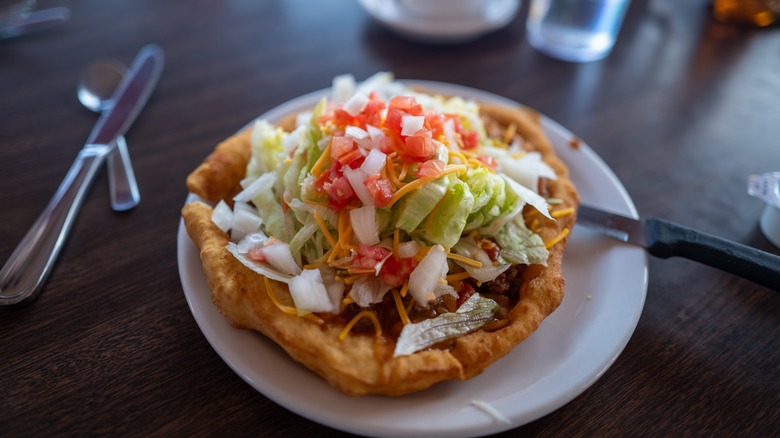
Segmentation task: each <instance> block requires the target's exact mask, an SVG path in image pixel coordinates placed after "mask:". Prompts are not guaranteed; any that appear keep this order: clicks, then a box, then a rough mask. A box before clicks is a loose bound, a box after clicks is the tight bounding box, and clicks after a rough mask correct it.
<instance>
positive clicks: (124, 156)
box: [78, 59, 141, 211]
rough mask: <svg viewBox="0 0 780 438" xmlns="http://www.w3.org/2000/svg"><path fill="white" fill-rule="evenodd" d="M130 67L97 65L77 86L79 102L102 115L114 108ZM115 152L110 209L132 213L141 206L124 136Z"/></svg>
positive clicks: (110, 164) (112, 62) (114, 63)
mask: <svg viewBox="0 0 780 438" xmlns="http://www.w3.org/2000/svg"><path fill="white" fill-rule="evenodd" d="M126 71H127V67H125V66H124V65H122V63H120V62H119V61H115V60H113V59H101V60H98V61H95V62H94V63H92V65H90V66H89V67H88V68H87V69H86V70H85V71H84V74H82V76H81V79H80V80H79V85H78V98H79V102H81V104H82V105H84V106H85V107H86V108H87V109H89V110H92V111H95V112H98V113H99V112H102V111H105V110H107V109H109V108H111V107H113V106H114V101H113V99H111V96H112V95H113V94H114V89H116V87H117V85H119V82H121V81H122V76H124V74H125V72H126ZM116 146H117V147H116V149H115V150H114V151H113V152H112V153H111V155H109V156H108V164H107V166H108V187H109V192H110V195H111V208H113V209H114V210H115V211H125V210H129V209H131V208H133V207H135V206H136V205H138V203H139V202H141V195H140V193H139V192H138V183H137V182H136V180H135V173H134V172H133V166H132V164H131V163H130V153H129V152H128V151H127V143H125V138H124V136H121V135H120V136H119V137H117V139H116Z"/></svg>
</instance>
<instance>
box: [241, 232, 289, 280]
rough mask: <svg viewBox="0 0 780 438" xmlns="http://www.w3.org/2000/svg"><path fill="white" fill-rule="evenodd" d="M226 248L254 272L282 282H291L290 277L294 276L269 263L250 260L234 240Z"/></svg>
mask: <svg viewBox="0 0 780 438" xmlns="http://www.w3.org/2000/svg"><path fill="white" fill-rule="evenodd" d="M226 248H227V250H228V251H229V252H230V253H231V254H233V257H235V258H236V260H238V261H239V262H241V264H242V265H244V266H246V267H247V268H249V269H251V270H253V271H254V272H257V273H258V274H260V275H264V276H266V277H268V278H269V279H271V280H276V281H281V282H282V283H289V282H290V279H291V278H292V276H291V275H290V274H285V273H283V272H279V270H277V269H276V268H274V267H273V266H271V265H269V264H267V263H259V262H255V261H253V260H249V259H248V258H247V257H246V255H245V254H242V253H241V252H239V251H238V246H237V245H236V244H235V243H233V242H229V243H228V245H227V247H226Z"/></svg>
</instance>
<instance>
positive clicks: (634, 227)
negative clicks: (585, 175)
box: [577, 205, 780, 291]
mask: <svg viewBox="0 0 780 438" xmlns="http://www.w3.org/2000/svg"><path fill="white" fill-rule="evenodd" d="M577 225H583V226H585V227H588V228H591V229H594V230H596V231H599V232H601V233H603V234H606V235H608V236H610V237H613V238H615V239H618V240H621V241H623V242H626V243H629V244H632V245H638V246H641V247H644V248H645V249H647V252H648V253H649V254H650V255H653V256H655V257H659V258H664V259H666V258H669V257H674V256H678V257H684V258H687V259H690V260H694V261H697V262H700V263H704V264H706V265H709V266H712V267H714V268H718V269H721V270H723V271H726V272H729V273H731V274H735V275H738V276H740V277H742V278H745V279H748V280H751V281H753V282H756V283H758V284H761V285H763V286H766V287H768V288H770V289H774V290H775V291H780V256H776V255H774V254H770V253H768V252H764V251H761V250H758V249H755V248H751V247H749V246H746V245H742V244H741V243H737V242H734V241H731V240H727V239H723V238H721V237H718V236H714V235H712V234H708V233H705V232H702V231H697V230H694V229H691V228H688V227H685V226H683V225H678V224H675V223H673V222H669V221H666V220H663V219H657V218H652V217H651V218H646V219H633V218H629V217H625V216H622V215H619V214H615V213H611V212H608V211H604V210H600V209H597V208H594V207H590V206H587V205H580V207H579V209H578V210H577Z"/></svg>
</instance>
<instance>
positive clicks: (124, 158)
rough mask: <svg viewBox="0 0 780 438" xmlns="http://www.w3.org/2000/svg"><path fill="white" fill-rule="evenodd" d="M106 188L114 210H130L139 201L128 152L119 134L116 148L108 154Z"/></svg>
mask: <svg viewBox="0 0 780 438" xmlns="http://www.w3.org/2000/svg"><path fill="white" fill-rule="evenodd" d="M108 188H109V193H110V195H111V208H113V209H114V211H126V210H130V209H131V208H133V207H135V206H136V205H138V203H139V202H141V194H140V193H139V192H138V183H137V182H136V180H135V172H133V165H132V163H131V162H130V153H129V152H128V151H127V143H125V137H124V136H121V135H120V136H119V137H117V139H116V149H115V150H114V151H113V152H111V153H110V154H109V155H108Z"/></svg>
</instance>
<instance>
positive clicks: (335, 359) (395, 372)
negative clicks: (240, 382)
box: [182, 105, 579, 396]
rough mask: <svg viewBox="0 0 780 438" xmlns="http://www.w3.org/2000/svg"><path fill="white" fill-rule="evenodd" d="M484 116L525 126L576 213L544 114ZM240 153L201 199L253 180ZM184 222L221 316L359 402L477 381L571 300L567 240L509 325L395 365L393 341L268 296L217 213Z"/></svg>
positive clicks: (205, 170) (206, 169)
mask: <svg viewBox="0 0 780 438" xmlns="http://www.w3.org/2000/svg"><path fill="white" fill-rule="evenodd" d="M483 112H484V113H485V114H486V115H487V116H488V117H492V118H494V119H495V120H497V121H498V122H499V123H500V124H502V125H508V124H509V123H514V124H515V125H516V126H517V130H518V133H519V134H520V135H521V136H522V137H523V138H524V139H525V140H526V141H529V142H531V143H533V144H534V147H535V149H537V150H539V151H540V152H541V153H542V156H543V159H544V160H545V161H546V162H547V163H548V164H549V165H550V166H551V167H553V168H554V169H555V170H556V172H557V174H558V175H559V178H558V179H557V180H556V181H553V182H551V183H550V186H549V189H550V193H551V195H552V196H553V197H555V198H558V199H560V200H561V201H562V202H561V204H560V206H559V207H558V208H565V207H573V208H574V209H575V210H576V207H577V205H578V203H579V200H578V197H577V193H576V190H575V189H574V186H573V185H572V183H571V181H569V180H568V169H567V168H566V166H565V165H564V164H563V163H562V162H561V161H560V160H559V159H558V157H557V156H556V155H555V152H554V150H553V148H552V145H551V144H550V142H549V141H548V140H547V138H546V137H545V135H544V133H543V132H542V130H541V126H540V125H539V123H538V121H539V115H538V113H535V112H534V111H532V110H529V109H526V108H507V107H501V106H494V105H485V106H483ZM223 145H227V146H223ZM240 149H245V150H247V151H248V150H249V149H250V147H249V135H247V134H246V133H239V134H237V135H235V136H233V137H231V138H230V139H228V140H226V141H225V142H223V143H221V144H220V145H219V146H218V147H217V150H215V152H214V154H212V156H210V157H213V156H214V155H216V158H212V160H211V162H212V163H213V162H218V163H222V164H224V163H230V165H232V166H236V168H235V170H236V171H235V172H227V173H218V172H217V169H218V168H219V167H218V166H214V165H211V163H210V162H209V159H207V160H206V161H204V165H202V166H200V167H199V168H198V169H197V170H196V171H195V172H193V174H192V175H190V178H188V187H190V190H191V191H192V187H191V186H190V180H191V179H193V180H199V181H201V182H202V183H203V182H204V181H205V183H203V184H210V182H211V180H212V179H218V180H220V183H219V185H218V186H217V187H219V188H218V189H216V190H208V191H201V192H200V193H198V192H195V191H193V193H196V194H198V195H199V196H201V197H202V198H204V199H207V200H210V201H212V202H216V201H218V200H219V199H223V198H225V197H228V196H232V195H233V194H234V193H235V192H237V191H238V189H236V186H238V181H240V179H241V178H243V172H245V169H246V164H247V162H248V160H249V158H248V156H247V158H245V159H243V158H241V157H243V156H244V155H241V154H239V158H238V159H228V158H222V157H220V155H222V154H231V153H233V151H235V150H240ZM239 168H240V172H239V171H238V170H239ZM239 173H240V176H238V177H237V176H236V175H238V174H239ZM193 175H197V176H195V177H194V176H193ZM226 175H229V178H233V179H232V180H231V181H230V182H229V183H228V182H227V181H225V180H224V179H223V178H225V179H227V177H226ZM231 186H232V187H231ZM204 194H209V195H210V197H207V196H204ZM182 215H183V217H184V221H185V225H186V227H187V231H188V233H189V234H190V237H191V238H192V239H193V241H194V242H195V243H196V244H197V246H198V247H199V248H200V252H201V259H202V260H203V265H204V272H206V276H207V279H208V284H209V289H210V290H211V291H212V301H214V303H215V305H216V306H217V308H218V309H219V310H220V312H222V313H223V315H225V316H226V317H227V318H228V319H229V320H230V321H231V322H232V323H233V324H234V325H236V326H237V327H240V328H250V329H254V330H257V331H259V332H261V333H263V334H264V335H266V336H268V337H269V338H271V339H272V340H274V342H276V343H277V344H279V345H281V346H282V348H284V349H285V350H286V351H287V352H288V354H290V356H291V357H293V358H294V359H295V360H297V361H299V362H301V363H302V364H304V365H305V366H307V367H308V368H310V369H312V370H313V371H315V372H316V373H317V374H319V375H321V376H322V377H323V378H324V379H325V380H327V381H328V382H329V383H330V384H331V385H333V386H334V387H336V388H338V389H339V390H341V391H343V392H345V393H347V394H350V395H364V394H383V395H391V396H395V395H403V394H406V393H410V392H415V391H419V390H421V389H425V388H427V387H429V386H431V385H433V384H434V383H436V382H439V381H444V380H453V379H468V378H471V377H474V376H476V375H478V374H480V373H481V372H482V371H484V369H485V368H486V367H487V366H488V365H490V364H491V363H493V362H494V361H495V360H497V359H499V358H500V357H503V356H504V355H506V354H507V353H509V352H510V351H511V350H512V349H513V348H514V347H515V346H516V345H517V344H519V343H520V342H522V341H523V340H525V339H526V338H527V337H528V336H529V335H530V334H531V333H533V332H534V331H535V330H536V329H537V328H538V327H539V325H540V324H541V322H542V321H543V320H544V318H545V317H547V316H548V315H549V314H550V313H552V312H553V311H554V310H555V309H556V308H557V307H558V306H559V305H560V303H561V301H562V299H563V293H564V279H563V274H562V258H563V250H564V247H565V245H566V242H567V240H568V239H567V238H564V239H562V240H561V241H560V242H558V243H557V244H556V245H554V246H553V247H552V248H550V256H549V259H548V263H547V266H546V267H544V266H530V267H528V268H527V269H526V270H525V271H524V273H523V277H522V286H521V291H520V300H519V301H518V303H517V304H516V305H515V306H514V308H513V309H512V310H511V311H510V312H509V314H508V319H509V321H510V323H509V324H508V325H507V326H505V327H503V328H502V329H500V330H497V331H495V332H483V331H477V332H475V333H472V334H469V335H467V336H463V337H461V338H458V339H457V340H456V341H455V342H454V345H453V347H452V348H451V349H450V350H428V351H422V352H418V353H415V354H412V355H410V356H404V357H400V358H392V357H391V356H392V349H393V345H392V342H388V341H377V340H376V339H374V338H373V337H371V336H366V335H350V336H347V337H346V338H345V339H344V341H338V333H339V332H340V327H336V326H328V325H326V326H325V327H321V326H319V325H317V324H316V323H314V322H312V321H309V320H306V319H303V318H299V317H297V316H294V315H289V314H286V313H284V312H282V311H281V310H279V309H278V308H277V307H276V306H275V305H274V304H273V303H272V302H271V300H270V299H269V298H268V294H267V291H266V290H265V287H264V286H263V284H262V283H263V282H262V277H261V276H259V275H258V274H255V273H254V272H252V271H250V270H249V269H247V268H246V267H244V266H243V265H241V263H240V262H238V261H237V260H235V259H234V258H233V257H232V255H230V254H229V253H228V252H227V251H226V250H225V246H226V245H227V242H228V238H227V236H226V235H225V233H223V232H222V231H220V230H219V229H218V228H216V226H214V225H213V223H212V222H211V218H210V217H211V208H210V207H208V206H206V205H204V204H201V203H193V204H189V205H187V206H185V207H184V209H183V211H182ZM574 221H575V214H570V215H567V216H564V217H563V218H560V219H559V220H557V221H555V222H552V221H548V220H546V219H545V220H544V221H543V223H542V224H541V226H540V228H538V232H539V234H540V235H541V236H542V238H543V239H544V240H545V241H547V240H549V239H552V238H554V237H556V236H557V235H558V234H560V233H561V231H562V230H563V229H565V228H568V229H571V228H572V227H573V225H574ZM272 283H273V287H272V289H273V291H274V293H275V294H276V296H277V298H279V299H280V300H282V301H286V302H287V303H288V304H291V300H290V298H289V292H288V291H287V289H286V287H285V285H284V284H280V283H276V282H272ZM388 344H390V345H388ZM355 364H360V365H359V366H356V365H355Z"/></svg>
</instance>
